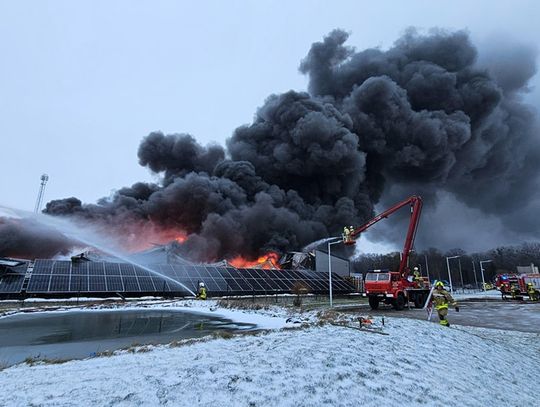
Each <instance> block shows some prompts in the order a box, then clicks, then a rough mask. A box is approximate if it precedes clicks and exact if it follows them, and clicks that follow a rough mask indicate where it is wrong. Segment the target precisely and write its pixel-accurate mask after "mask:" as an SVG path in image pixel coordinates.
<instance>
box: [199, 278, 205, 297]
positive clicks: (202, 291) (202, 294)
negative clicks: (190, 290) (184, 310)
mask: <svg viewBox="0 0 540 407" xmlns="http://www.w3.org/2000/svg"><path fill="white" fill-rule="evenodd" d="M197 298H198V299H199V300H206V286H205V285H204V283H203V282H202V281H201V282H200V283H199V291H198V292H197Z"/></svg>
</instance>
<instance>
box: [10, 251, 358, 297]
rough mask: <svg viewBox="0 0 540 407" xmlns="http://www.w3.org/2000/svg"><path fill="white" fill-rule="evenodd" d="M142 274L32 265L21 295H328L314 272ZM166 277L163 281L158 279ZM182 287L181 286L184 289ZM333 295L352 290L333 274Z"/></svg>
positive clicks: (109, 266)
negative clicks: (300, 289) (302, 291)
mask: <svg viewBox="0 0 540 407" xmlns="http://www.w3.org/2000/svg"><path fill="white" fill-rule="evenodd" d="M149 269H151V270H154V271H156V272H157V273H160V274H162V276H160V275H159V274H157V273H154V272H152V271H149V270H146V269H144V268H142V267H139V266H136V265H132V264H129V263H108V262H87V261H83V262H71V261H59V260H42V259H39V260H36V262H35V264H34V268H33V272H32V275H31V277H30V280H29V281H28V286H27V288H26V292H27V293H30V294H41V293H50V294H58V293H71V294H73V293H79V294H80V293H89V294H92V293H96V294H97V293H145V294H158V295H159V294H162V293H181V294H185V293H187V290H186V288H185V287H187V288H188V289H189V290H191V291H194V292H196V291H197V288H198V285H199V282H204V283H205V285H206V287H207V288H208V292H209V294H210V295H227V294H229V295H246V294H256V295H260V294H277V293H289V292H291V290H293V287H294V286H295V285H297V284H299V283H300V284H302V285H303V286H304V287H306V288H307V290H308V291H309V292H311V293H324V292H328V275H327V274H326V273H317V272H314V271H298V270H260V269H235V268H231V267H211V266H187V265H176V264H175V265H169V264H166V265H163V264H161V265H153V266H150V267H149ZM163 276H165V277H163ZM23 281H24V273H20V274H15V273H10V274H6V275H4V276H3V277H0V292H9V293H17V292H20V291H21V289H22V286H23ZM184 286H185V287H184ZM332 288H333V290H334V291H335V292H336V293H339V292H351V291H353V289H354V288H353V287H352V286H351V285H350V283H348V282H347V281H345V280H343V279H342V278H341V277H339V276H337V275H333V287H332Z"/></svg>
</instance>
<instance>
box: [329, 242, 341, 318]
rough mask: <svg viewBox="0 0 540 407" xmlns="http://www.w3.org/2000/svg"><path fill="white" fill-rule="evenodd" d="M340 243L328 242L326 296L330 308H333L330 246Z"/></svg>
mask: <svg viewBox="0 0 540 407" xmlns="http://www.w3.org/2000/svg"><path fill="white" fill-rule="evenodd" d="M335 239H338V237H335ZM339 239H341V238H340V237H339ZM336 243H340V241H339V240H338V241H337V242H328V295H329V297H330V308H332V307H333V303H332V255H331V253H330V246H332V245H333V244H336Z"/></svg>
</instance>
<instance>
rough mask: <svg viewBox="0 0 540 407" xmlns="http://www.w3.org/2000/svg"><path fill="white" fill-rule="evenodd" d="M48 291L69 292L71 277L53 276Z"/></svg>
mask: <svg viewBox="0 0 540 407" xmlns="http://www.w3.org/2000/svg"><path fill="white" fill-rule="evenodd" d="M48 291H50V292H69V276H66V275H58V276H57V275H52V276H51V281H50V284H49V288H48Z"/></svg>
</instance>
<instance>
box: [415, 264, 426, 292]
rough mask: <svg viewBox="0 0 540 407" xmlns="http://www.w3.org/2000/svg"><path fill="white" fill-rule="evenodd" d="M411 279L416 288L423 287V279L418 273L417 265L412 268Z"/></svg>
mask: <svg viewBox="0 0 540 407" xmlns="http://www.w3.org/2000/svg"><path fill="white" fill-rule="evenodd" d="M413 276H414V277H413V281H414V283H415V285H416V287H418V288H424V279H423V278H422V276H421V275H420V272H419V271H418V267H415V268H414V272H413Z"/></svg>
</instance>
